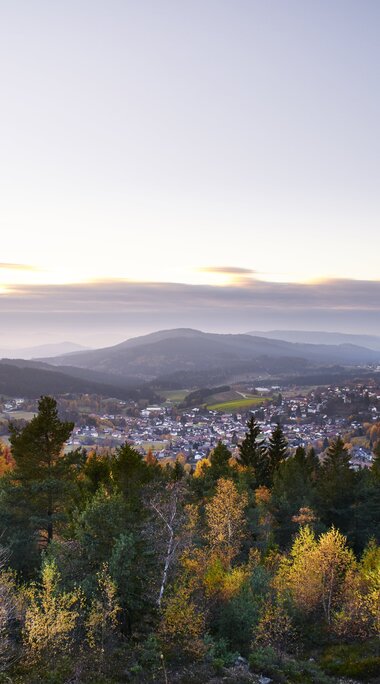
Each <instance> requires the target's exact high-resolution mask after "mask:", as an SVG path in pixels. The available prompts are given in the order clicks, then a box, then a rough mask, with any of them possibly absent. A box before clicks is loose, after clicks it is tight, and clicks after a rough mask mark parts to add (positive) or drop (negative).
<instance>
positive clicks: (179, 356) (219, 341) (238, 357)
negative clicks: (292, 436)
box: [49, 328, 380, 386]
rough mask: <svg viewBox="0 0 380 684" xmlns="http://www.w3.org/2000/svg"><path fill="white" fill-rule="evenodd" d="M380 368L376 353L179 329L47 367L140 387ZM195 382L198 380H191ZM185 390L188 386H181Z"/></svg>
mask: <svg viewBox="0 0 380 684" xmlns="http://www.w3.org/2000/svg"><path fill="white" fill-rule="evenodd" d="M377 362H380V351H379V352H376V351H373V350H370V349H367V348H364V347H360V346H355V345H352V344H341V345H320V344H300V343H293V342H287V341H282V340H275V339H269V338H263V337H261V336H252V335H249V334H247V335H227V334H225V335H220V334H216V333H204V332H201V331H199V330H192V329H188V328H179V329H175V330H162V331H159V332H156V333H152V334H150V335H144V336H143V337H138V338H133V339H130V340H126V341H125V342H122V343H121V344H118V345H115V346H113V347H106V348H103V349H94V350H91V351H82V352H79V353H73V354H70V355H69V356H58V357H55V358H50V359H49V363H50V364H54V365H59V366H65V365H71V366H77V367H80V368H86V369H91V370H93V371H97V372H102V373H110V374H115V375H118V376H122V377H131V376H133V377H135V378H138V379H140V381H144V382H146V381H152V380H154V379H157V378H163V377H164V378H167V379H168V378H170V377H173V375H174V376H177V378H178V377H183V378H184V381H185V379H186V378H187V382H189V383H191V381H192V378H194V384H197V385H199V378H200V377H202V375H204V374H205V373H209V374H210V377H212V381H213V382H216V381H217V380H218V377H219V378H220V379H223V380H225V379H226V377H227V376H228V375H234V374H237V373H244V372H246V371H250V372H251V371H255V372H263V373H273V372H276V373H283V372H299V371H300V370H301V369H302V370H304V369H305V368H306V367H308V366H309V367H310V366H312V365H315V364H319V365H320V364H323V365H329V364H344V365H355V364H366V363H377ZM195 378H196V379H195ZM184 386H186V385H184Z"/></svg>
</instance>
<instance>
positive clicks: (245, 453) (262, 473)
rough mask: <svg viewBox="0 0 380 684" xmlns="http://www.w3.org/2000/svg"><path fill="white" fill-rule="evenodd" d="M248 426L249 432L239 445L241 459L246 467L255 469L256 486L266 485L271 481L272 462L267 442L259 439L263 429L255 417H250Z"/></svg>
mask: <svg viewBox="0 0 380 684" xmlns="http://www.w3.org/2000/svg"><path fill="white" fill-rule="evenodd" d="M247 427H248V432H246V433H245V437H244V439H243V441H242V443H241V444H240V445H239V460H240V462H241V463H242V464H243V465H244V466H246V468H252V469H253V470H254V473H255V480H256V486H258V487H260V486H261V485H265V486H266V485H268V484H269V482H270V462H269V459H268V454H267V450H266V447H265V442H264V440H263V439H259V435H260V432H261V430H260V427H259V425H258V424H257V423H256V421H255V419H254V418H253V417H252V418H250V419H249V421H248V423H247Z"/></svg>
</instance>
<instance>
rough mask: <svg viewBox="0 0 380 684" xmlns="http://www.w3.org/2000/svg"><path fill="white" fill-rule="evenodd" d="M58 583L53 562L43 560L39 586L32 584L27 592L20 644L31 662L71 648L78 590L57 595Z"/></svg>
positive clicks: (58, 578)
mask: <svg viewBox="0 0 380 684" xmlns="http://www.w3.org/2000/svg"><path fill="white" fill-rule="evenodd" d="M59 582H60V575H59V572H58V570H57V566H56V564H55V562H54V561H49V560H46V561H45V562H44V564H43V566H42V572H41V584H40V585H37V584H33V585H32V586H31V587H30V588H29V589H28V591H27V598H28V607H27V609H26V613H25V627H24V643H25V645H26V647H27V648H28V650H29V653H30V655H31V656H32V657H33V658H40V657H42V656H44V657H47V658H51V657H52V656H54V655H57V654H63V653H67V652H69V651H70V650H71V649H72V647H73V644H74V631H75V628H76V626H77V623H78V620H79V615H80V612H81V608H82V602H83V598H82V596H81V593H80V592H79V591H78V590H75V591H72V592H62V591H60V589H59Z"/></svg>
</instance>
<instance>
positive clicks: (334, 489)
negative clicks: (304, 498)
mask: <svg viewBox="0 0 380 684" xmlns="http://www.w3.org/2000/svg"><path fill="white" fill-rule="evenodd" d="M355 484H356V477H355V473H354V471H353V470H352V469H351V467H350V456H349V453H348V451H347V449H346V447H345V444H344V442H343V440H342V438H341V437H340V436H338V437H337V438H336V439H335V440H333V441H332V442H331V443H330V446H329V448H328V449H327V451H326V455H325V458H324V461H323V463H322V466H321V468H320V473H319V476H318V483H317V487H318V495H319V509H320V513H321V519H322V521H323V522H324V523H325V524H326V525H335V526H336V527H337V528H338V529H339V530H341V531H342V532H344V533H345V534H347V533H348V532H349V531H350V529H352V526H353V524H354V516H353V515H352V507H353V504H354V501H355V492H354V488H355Z"/></svg>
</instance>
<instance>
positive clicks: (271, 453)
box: [268, 423, 289, 481]
mask: <svg viewBox="0 0 380 684" xmlns="http://www.w3.org/2000/svg"><path fill="white" fill-rule="evenodd" d="M288 453H289V452H288V441H287V439H286V437H285V435H284V433H283V431H282V428H281V426H280V424H279V423H278V424H277V425H276V427H275V429H274V430H273V432H272V434H271V436H270V438H269V444H268V458H269V469H270V477H271V481H273V477H274V474H275V473H276V471H277V469H278V467H279V465H280V463H281V462H282V461H284V460H285V459H286V458H287V456H288Z"/></svg>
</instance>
